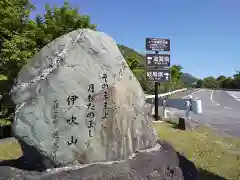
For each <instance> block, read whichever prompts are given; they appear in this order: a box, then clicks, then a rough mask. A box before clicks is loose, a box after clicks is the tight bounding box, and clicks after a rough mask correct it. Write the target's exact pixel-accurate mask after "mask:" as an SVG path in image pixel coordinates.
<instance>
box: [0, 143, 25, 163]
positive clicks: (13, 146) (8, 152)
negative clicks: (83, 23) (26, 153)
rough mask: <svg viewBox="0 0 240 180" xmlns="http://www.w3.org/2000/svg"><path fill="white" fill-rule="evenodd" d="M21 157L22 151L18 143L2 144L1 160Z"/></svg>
mask: <svg viewBox="0 0 240 180" xmlns="http://www.w3.org/2000/svg"><path fill="white" fill-rule="evenodd" d="M21 155H22V151H21V148H20V145H19V144H18V142H17V141H12V140H9V141H8V140H6V141H4V142H0V160H10V159H17V158H18V157H20V156H21Z"/></svg>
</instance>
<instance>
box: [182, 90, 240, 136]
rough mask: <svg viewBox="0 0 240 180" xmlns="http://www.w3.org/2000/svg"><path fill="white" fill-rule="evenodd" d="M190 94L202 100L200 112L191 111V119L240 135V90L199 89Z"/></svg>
mask: <svg viewBox="0 0 240 180" xmlns="http://www.w3.org/2000/svg"><path fill="white" fill-rule="evenodd" d="M191 95H192V97H193V99H201V100H202V114H194V113H191V117H192V119H194V120H197V121H198V122H199V123H203V124H208V125H210V126H213V127H214V128H216V129H218V130H221V131H223V132H226V133H228V134H230V135H233V136H236V137H240V92H236V91H223V90H207V89H201V90H199V91H196V92H194V93H193V94H191ZM184 98H188V97H186V96H185V97H184Z"/></svg>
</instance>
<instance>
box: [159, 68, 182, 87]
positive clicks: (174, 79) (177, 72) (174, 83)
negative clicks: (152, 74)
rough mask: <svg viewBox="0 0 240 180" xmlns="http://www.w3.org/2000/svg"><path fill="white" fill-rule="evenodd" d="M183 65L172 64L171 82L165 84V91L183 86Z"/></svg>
mask: <svg viewBox="0 0 240 180" xmlns="http://www.w3.org/2000/svg"><path fill="white" fill-rule="evenodd" d="M182 69H183V68H182V67H181V66H179V65H172V66H171V82H169V83H165V84H164V89H165V91H170V90H173V89H178V88H181V87H182V86H183V84H182V82H181V76H182V74H183V72H182Z"/></svg>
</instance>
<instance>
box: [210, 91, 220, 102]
mask: <svg viewBox="0 0 240 180" xmlns="http://www.w3.org/2000/svg"><path fill="white" fill-rule="evenodd" d="M213 92H214V91H213V90H212V92H211V95H210V100H211V101H212V103H213V104H215V105H217V106H220V104H218V103H216V102H214V101H213Z"/></svg>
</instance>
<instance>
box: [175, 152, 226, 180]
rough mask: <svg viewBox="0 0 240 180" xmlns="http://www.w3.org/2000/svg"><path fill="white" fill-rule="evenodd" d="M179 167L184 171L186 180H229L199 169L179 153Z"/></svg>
mask: <svg viewBox="0 0 240 180" xmlns="http://www.w3.org/2000/svg"><path fill="white" fill-rule="evenodd" d="M177 155H178V159H179V167H180V169H181V170H182V173H183V177H184V180H194V179H196V180H227V179H225V178H223V177H221V176H218V175H216V174H213V173H211V172H209V171H207V170H204V169H201V168H200V169H197V168H196V166H195V164H194V163H193V162H191V161H189V160H188V159H187V158H185V157H184V156H182V155H181V154H180V153H178V152H177Z"/></svg>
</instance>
